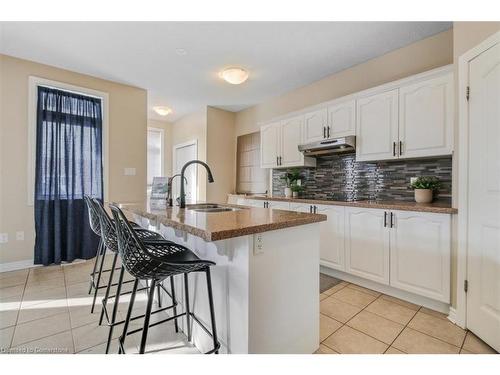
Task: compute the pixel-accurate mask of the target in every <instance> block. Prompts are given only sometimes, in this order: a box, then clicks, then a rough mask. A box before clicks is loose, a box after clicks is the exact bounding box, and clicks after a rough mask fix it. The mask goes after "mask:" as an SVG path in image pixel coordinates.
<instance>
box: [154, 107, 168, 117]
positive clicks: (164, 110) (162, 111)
mask: <svg viewBox="0 0 500 375" xmlns="http://www.w3.org/2000/svg"><path fill="white" fill-rule="evenodd" d="M153 111H155V112H156V113H158V114H159V115H160V116H167V115H168V114H170V113H172V110H171V109H170V108H168V107H162V106H158V107H153Z"/></svg>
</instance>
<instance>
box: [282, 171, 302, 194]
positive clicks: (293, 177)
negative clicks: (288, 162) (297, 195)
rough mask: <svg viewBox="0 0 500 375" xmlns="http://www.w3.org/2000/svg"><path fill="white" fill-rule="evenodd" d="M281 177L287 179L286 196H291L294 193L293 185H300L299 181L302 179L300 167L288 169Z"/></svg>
mask: <svg viewBox="0 0 500 375" xmlns="http://www.w3.org/2000/svg"><path fill="white" fill-rule="evenodd" d="M281 179H282V180H284V181H285V184H286V186H285V197H287V198H290V197H292V195H293V189H292V187H293V186H294V185H298V184H297V181H298V180H300V171H299V170H298V169H296V168H295V169H291V170H289V171H287V172H286V173H285V174H284V175H283V176H281Z"/></svg>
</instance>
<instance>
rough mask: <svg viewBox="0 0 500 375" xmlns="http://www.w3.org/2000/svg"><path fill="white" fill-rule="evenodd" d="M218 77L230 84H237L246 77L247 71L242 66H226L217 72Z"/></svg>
mask: <svg viewBox="0 0 500 375" xmlns="http://www.w3.org/2000/svg"><path fill="white" fill-rule="evenodd" d="M219 77H221V78H222V79H223V80H224V81H226V82H228V83H230V84H232V85H239V84H240V83H243V82H245V81H246V80H247V79H248V72H247V71H246V70H245V69H243V68H234V67H233V68H226V69H224V70H223V71H221V72H220V73H219Z"/></svg>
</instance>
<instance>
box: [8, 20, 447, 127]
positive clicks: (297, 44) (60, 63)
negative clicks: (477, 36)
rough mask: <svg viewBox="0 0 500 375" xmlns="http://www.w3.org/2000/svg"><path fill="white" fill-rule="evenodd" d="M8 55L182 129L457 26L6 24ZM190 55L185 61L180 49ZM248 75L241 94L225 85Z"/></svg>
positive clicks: (126, 23)
mask: <svg viewBox="0 0 500 375" xmlns="http://www.w3.org/2000/svg"><path fill="white" fill-rule="evenodd" d="M0 26H1V27H2V28H3V29H2V30H0V38H1V39H0V52H1V53H4V54H7V55H12V56H16V57H20V58H24V59H28V60H33V61H37V62H41V63H44V64H49V65H54V66H57V67H60V68H65V69H69V70H73V71H77V72H81V73H85V74H89V75H92V76H96V77H100V78H104V79H108V80H112V81H116V82H121V83H125V84H129V85H133V86H138V87H142V88H144V89H147V90H148V102H149V103H148V104H149V116H150V117H151V118H157V119H163V120H164V119H165V118H162V117H159V116H158V115H156V114H155V113H154V112H153V111H152V110H151V107H152V106H155V105H164V106H169V107H171V108H172V109H173V113H172V114H171V115H169V116H168V117H167V118H166V119H167V120H170V121H172V120H176V119H178V118H179V117H181V116H183V115H185V114H188V113H190V112H194V111H197V110H199V109H201V108H203V107H204V106H206V105H211V106H215V107H219V108H223V109H227V110H230V111H239V110H241V109H244V108H247V107H250V106H252V105H254V104H257V103H260V102H262V101H264V100H266V99H268V98H271V97H274V96H278V95H281V94H283V93H285V92H287V91H290V90H292V89H295V88H297V87H301V86H304V85H306V84H309V83H311V82H314V81H316V80H319V79H321V78H323V77H325V76H328V75H330V74H333V73H335V72H338V71H340V70H343V69H346V68H348V67H350V66H353V65H356V64H359V63H361V62H364V61H366V60H369V59H372V58H374V57H377V56H380V55H383V54H385V53H387V52H389V51H391V50H394V49H397V48H400V47H403V46H405V45H408V44H410V43H413V42H415V41H418V40H420V39H423V38H426V37H428V36H431V35H433V34H436V33H439V32H441V31H444V30H447V29H449V28H451V27H452V23H451V22H120V23H118V22H101V23H95V22H79V23H78V22H64V23H56V22H2V23H1V24H0ZM180 48H181V49H185V50H186V51H187V54H185V55H179V54H178V53H177V52H176V51H177V50H178V49H180ZM229 66H241V67H244V68H246V69H248V70H249V71H250V78H249V80H248V81H247V82H245V83H244V84H242V85H240V86H233V85H230V84H227V83H225V82H223V81H221V80H220V78H219V77H218V75H217V73H218V72H219V71H220V70H221V68H224V67H229Z"/></svg>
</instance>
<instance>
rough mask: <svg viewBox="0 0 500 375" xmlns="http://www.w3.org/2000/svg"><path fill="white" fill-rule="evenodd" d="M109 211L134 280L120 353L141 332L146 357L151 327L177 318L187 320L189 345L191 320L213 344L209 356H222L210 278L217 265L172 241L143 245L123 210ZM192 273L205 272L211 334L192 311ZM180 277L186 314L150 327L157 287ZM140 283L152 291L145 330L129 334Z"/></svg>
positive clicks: (123, 255) (177, 315)
mask: <svg viewBox="0 0 500 375" xmlns="http://www.w3.org/2000/svg"><path fill="white" fill-rule="evenodd" d="M109 207H110V208H111V211H112V213H113V217H114V222H115V225H116V231H117V234H118V248H119V251H120V256H121V257H122V264H123V265H124V267H125V268H126V269H127V271H128V272H129V273H130V274H131V275H132V276H134V277H135V282H134V286H133V289H132V295H131V296H130V302H129V306H128V311H127V317H126V318H125V324H124V326H123V333H122V335H121V336H120V338H119V345H120V349H119V353H125V349H124V346H125V345H124V344H125V339H126V337H127V336H128V335H131V334H134V333H137V332H140V331H142V337H141V345H140V349H139V353H140V354H143V353H144V352H145V349H146V341H147V336H148V329H149V328H150V327H154V326H156V325H158V324H161V323H166V322H168V321H171V320H174V321H176V320H177V319H178V318H180V317H182V316H186V327H187V337H188V341H191V325H190V319H191V318H192V319H193V321H195V322H196V323H198V324H199V325H200V327H201V328H202V329H203V331H205V333H207V334H208V335H209V336H210V337H211V338H212V340H213V349H212V350H210V351H208V352H207V353H206V354H210V353H216V354H217V353H218V352H219V348H220V343H219V341H218V339H217V330H216V326H215V312H214V301H213V294H212V281H211V277H210V266H213V265H215V263H214V262H211V261H208V260H202V259H200V258H198V257H197V256H196V254H194V253H193V252H192V251H191V250H189V249H188V248H187V247H184V246H182V245H179V244H176V243H174V242H171V241H147V242H145V241H142V240H141V239H140V238H139V237H138V236H137V234H136V233H135V231H134V230H133V229H132V227H131V226H130V224H129V223H128V221H127V219H126V217H125V215H124V214H123V212H122V211H121V210H120V208H118V207H117V206H116V205H113V204H110V205H109ZM191 272H205V275H206V280H207V291H208V303H209V307H210V320H211V326H212V327H211V328H212V331H211V332H210V331H209V330H208V328H207V327H205V326H204V325H203V323H202V322H201V321H200V320H199V319H198V318H197V317H196V315H195V314H194V313H193V312H192V311H190V309H189V285H188V274H189V273H191ZM180 274H183V275H184V293H185V298H186V301H185V304H184V310H185V311H184V312H182V313H180V314H177V313H176V312H175V311H174V315H173V316H171V317H169V318H166V319H163V320H160V321H158V322H155V323H152V324H149V320H150V316H151V310H152V304H153V297H154V287H155V285H156V283H158V282H161V281H162V280H164V279H166V278H167V277H170V278H171V279H172V276H175V275H180ZM140 280H151V287H150V289H149V294H148V301H147V305H146V314H145V317H144V325H143V328H138V329H135V330H132V331H130V332H129V331H128V326H129V322H130V320H131V315H132V310H133V307H134V301H135V295H136V292H137V287H138V284H139V281H140Z"/></svg>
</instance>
